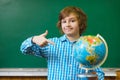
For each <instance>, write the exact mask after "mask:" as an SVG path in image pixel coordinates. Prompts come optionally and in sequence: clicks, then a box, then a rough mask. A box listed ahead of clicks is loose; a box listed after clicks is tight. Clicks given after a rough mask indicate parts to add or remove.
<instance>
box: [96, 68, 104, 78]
mask: <svg viewBox="0 0 120 80" xmlns="http://www.w3.org/2000/svg"><path fill="white" fill-rule="evenodd" d="M95 71H96V74H97V76H98V80H104V76H105V73H104V72H103V70H102V69H101V68H96V69H95Z"/></svg>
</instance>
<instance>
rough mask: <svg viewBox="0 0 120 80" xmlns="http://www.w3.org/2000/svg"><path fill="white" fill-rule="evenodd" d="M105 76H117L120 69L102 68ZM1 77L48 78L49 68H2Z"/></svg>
mask: <svg viewBox="0 0 120 80" xmlns="http://www.w3.org/2000/svg"><path fill="white" fill-rule="evenodd" d="M102 69H103V71H104V72H105V76H117V74H116V71H118V70H120V68H102ZM0 76H47V68H0Z"/></svg>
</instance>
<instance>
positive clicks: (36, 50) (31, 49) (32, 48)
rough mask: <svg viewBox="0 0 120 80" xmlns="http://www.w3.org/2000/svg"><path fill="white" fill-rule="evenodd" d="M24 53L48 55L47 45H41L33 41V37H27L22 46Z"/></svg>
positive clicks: (40, 55)
mask: <svg viewBox="0 0 120 80" xmlns="http://www.w3.org/2000/svg"><path fill="white" fill-rule="evenodd" d="M20 50H21V52H22V53H23V54H30V55H35V56H39V57H46V56H47V54H46V53H47V47H40V46H39V45H37V44H35V43H33V42H32V37H30V38H28V39H26V40H25V41H24V42H23V43H22V44H21V47H20Z"/></svg>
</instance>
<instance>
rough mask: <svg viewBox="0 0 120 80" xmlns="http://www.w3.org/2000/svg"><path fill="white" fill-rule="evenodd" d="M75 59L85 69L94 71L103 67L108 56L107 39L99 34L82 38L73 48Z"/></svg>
mask: <svg viewBox="0 0 120 80" xmlns="http://www.w3.org/2000/svg"><path fill="white" fill-rule="evenodd" d="M73 53H74V58H75V59H76V60H77V61H78V62H79V63H80V64H81V65H82V67H83V68H87V69H93V68H96V67H99V66H101V65H102V64H103V63H104V62H105V60H106V58H107V56H108V46H107V43H106V41H105V39H104V38H103V37H102V36H101V35H99V34H97V35H96V36H94V35H86V36H81V37H80V38H79V39H78V41H77V42H76V43H75V44H74V47H73Z"/></svg>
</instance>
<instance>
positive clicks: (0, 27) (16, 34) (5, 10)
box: [0, 0, 120, 68]
mask: <svg viewBox="0 0 120 80" xmlns="http://www.w3.org/2000/svg"><path fill="white" fill-rule="evenodd" d="M119 3H120V0H0V68H47V62H46V60H45V59H44V58H39V57H35V56H31V55H23V54H21V52H20V45H21V43H22V42H23V41H24V40H25V39H27V38H28V37H31V36H34V35H38V34H41V33H43V32H44V31H45V30H46V29H47V30H48V31H49V34H48V36H47V37H48V38H49V37H54V36H57V37H59V36H61V35H60V33H59V30H58V29H57V27H56V23H57V20H58V15H59V12H60V10H61V9H63V8H64V7H66V6H78V7H80V8H82V9H83V10H84V12H85V13H86V14H87V16H88V28H87V30H86V32H85V33H84V34H85V35H87V34H91V35H96V34H98V33H99V34H100V35H102V36H103V37H104V38H105V40H106V41H107V43H108V47H109V53H108V54H109V55H108V58H107V60H106V62H105V63H104V64H103V65H102V67H120V63H119V62H118V61H120V53H119V45H120V43H119V41H120V36H119V34H120V31H119V29H120V5H119Z"/></svg>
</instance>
